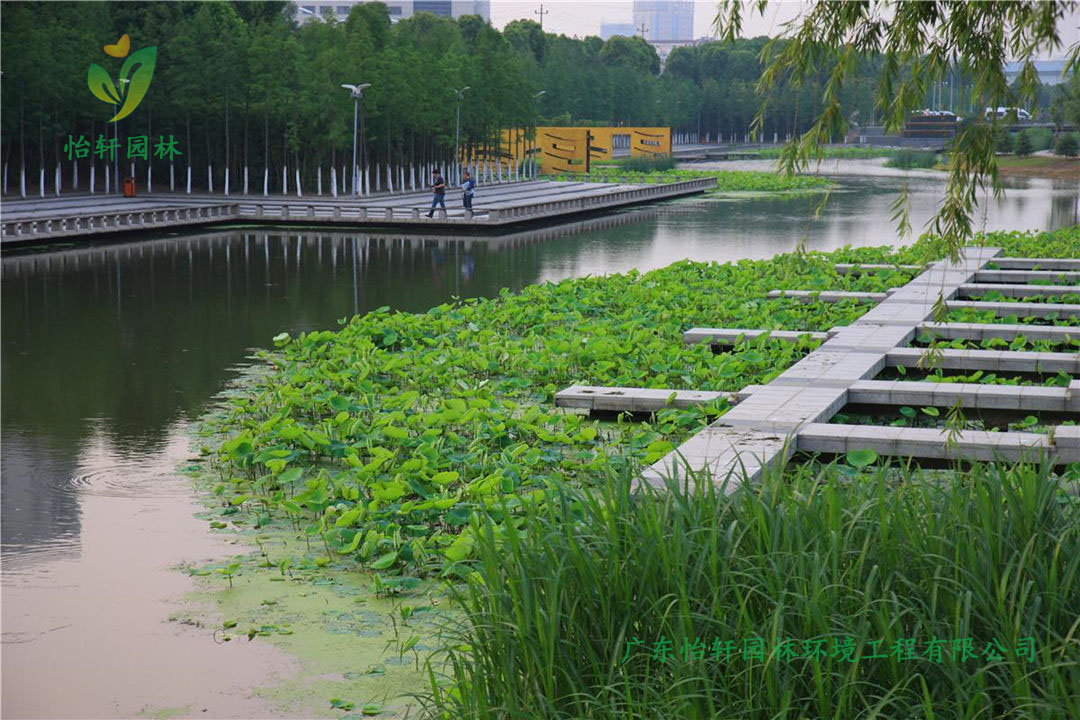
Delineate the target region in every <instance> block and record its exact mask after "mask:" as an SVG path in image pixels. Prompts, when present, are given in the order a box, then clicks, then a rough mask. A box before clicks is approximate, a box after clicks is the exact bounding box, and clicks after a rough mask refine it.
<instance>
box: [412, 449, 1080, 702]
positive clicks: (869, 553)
mask: <svg viewBox="0 0 1080 720" xmlns="http://www.w3.org/2000/svg"><path fill="white" fill-rule="evenodd" d="M875 460H876V458H875V457H873V456H872V455H871V454H870V453H852V454H849V456H848V457H847V458H846V462H845V464H843V465H825V466H823V465H819V464H816V463H813V462H810V463H794V464H792V465H790V466H789V467H788V468H787V469H786V470H784V471H776V472H771V473H768V474H767V475H766V477H765V479H764V480H763V482H762V483H761V484H760V486H758V487H756V488H755V490H754V491H753V492H747V491H737V492H735V493H734V494H733V495H731V496H725V495H724V494H723V493H722V492H720V491H719V489H718V488H717V487H716V486H715V485H714V484H713V483H711V482H705V481H702V482H698V483H690V487H691V488H693V489H692V490H690V491H687V490H686V489H685V486H682V487H676V486H672V487H669V488H667V491H666V492H655V491H652V490H645V491H643V492H642V493H639V494H636V495H635V494H631V492H630V491H629V482H628V478H627V477H625V476H624V477H607V478H604V479H600V480H598V482H597V484H596V485H595V486H594V488H593V489H591V490H589V491H583V490H580V489H577V488H573V487H565V486H564V487H559V488H558V490H557V491H556V492H553V494H552V499H551V501H550V502H548V503H546V504H545V505H543V506H542V507H539V508H535V509H530V510H529V511H527V512H526V513H524V514H523V516H522V518H521V521H520V522H519V523H517V524H515V525H511V526H504V527H501V528H500V527H498V526H496V524H495V523H494V522H492V521H490V520H486V519H481V520H479V521H478V523H477V524H476V525H475V526H474V531H473V532H474V535H475V537H476V546H475V552H476V557H477V561H476V563H475V571H474V575H472V576H471V577H470V578H469V581H468V582H467V583H466V584H464V585H463V586H461V587H460V588H459V590H458V592H457V594H456V599H457V602H458V604H459V605H460V606H461V607H463V608H464V610H465V617H464V619H463V620H462V621H461V622H460V623H459V624H458V625H457V626H456V632H454V633H451V634H450V635H449V637H448V638H447V640H446V644H445V646H444V648H443V652H442V659H444V660H445V664H444V665H441V666H438V667H442V668H445V674H442V673H439V672H435V671H433V672H432V675H431V679H432V688H431V691H430V693H429V695H428V696H427V697H426V702H427V704H428V707H429V710H430V711H431V712H432V714H433V715H434V716H436V717H455V718H484V717H528V718H564V717H589V718H620V720H622V719H623V718H642V719H644V718H654V717H657V713H658V712H660V710H659V709H661V708H662V714H663V715H664V716H665V717H678V718H703V719H704V718H716V717H815V718H826V717H827V718H855V717H875V716H876V717H896V718H900V717H926V718H929V717H948V718H955V719H958V720H962V719H971V720H974V719H975V718H984V717H1029V718H1058V719H1060V720H1065V719H1066V718H1072V717H1078V716H1080V696H1078V695H1077V694H1076V692H1075V689H1076V688H1077V687H1080V643H1078V642H1077V638H1076V628H1077V626H1076V619H1077V617H1080V501H1078V500H1077V498H1076V495H1075V484H1076V482H1077V481H1078V480H1080V474H1078V473H1076V472H1075V471H1074V472H1073V474H1072V475H1071V477H1066V476H1061V475H1055V474H1054V473H1053V472H1052V471H1051V469H1050V468H1049V467H1047V466H1038V465H997V464H980V465H977V466H975V467H973V468H971V469H970V470H966V471H962V472H954V471H952V470H949V471H944V472H937V471H920V470H917V469H905V468H903V467H898V466H896V465H895V464H884V465H876V466H875V465H874V463H875ZM1070 485H1071V486H1072V488H1073V491H1069V489H1068V487H1069V486H1070Z"/></svg>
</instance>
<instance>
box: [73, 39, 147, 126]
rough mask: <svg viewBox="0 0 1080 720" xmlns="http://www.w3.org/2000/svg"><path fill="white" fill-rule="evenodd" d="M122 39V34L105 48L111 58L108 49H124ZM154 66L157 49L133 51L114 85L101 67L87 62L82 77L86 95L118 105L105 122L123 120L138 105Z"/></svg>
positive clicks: (125, 47) (125, 44)
mask: <svg viewBox="0 0 1080 720" xmlns="http://www.w3.org/2000/svg"><path fill="white" fill-rule="evenodd" d="M126 39H127V35H124V37H122V38H120V41H119V42H118V43H117V44H116V45H115V46H114V45H108V46H106V51H107V52H109V54H110V55H114V54H115V53H114V52H110V49H116V50H117V51H120V50H126V49H127V46H128V42H125V40H126ZM125 54H126V53H125ZM120 57H123V56H122V55H121V56H120ZM156 65H157V47H155V46H151V47H146V48H143V49H142V50H136V51H135V52H133V53H131V55H130V56H128V58H127V59H126V60H125V61H124V65H123V67H121V68H120V82H119V83H114V82H113V79H112V76H111V75H109V72H108V71H107V70H106V69H105V68H103V67H101V66H100V65H98V64H97V63H90V69H89V70H88V72H87V74H86V84H87V86H88V87H89V88H90V92H91V93H93V94H94V97H96V98H97V99H98V100H101V101H102V102H107V103H110V104H112V105H119V106H120V109H119V110H118V111H117V113H116V115H114V116H113V117H112V119H110V120H109V122H116V121H117V120H120V119H122V118H125V117H127V116H128V115H130V114H131V113H132V112H134V110H135V108H137V107H138V106H139V103H140V102H142V99H143V97H144V96H145V95H146V91H147V90H149V89H150V81H151V80H152V79H153V78H154V67H155V66H156Z"/></svg>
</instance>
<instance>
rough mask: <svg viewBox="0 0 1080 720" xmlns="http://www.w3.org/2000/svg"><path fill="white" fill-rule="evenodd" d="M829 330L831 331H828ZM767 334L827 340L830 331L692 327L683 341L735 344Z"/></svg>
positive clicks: (785, 339)
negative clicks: (740, 340)
mask: <svg viewBox="0 0 1080 720" xmlns="http://www.w3.org/2000/svg"><path fill="white" fill-rule="evenodd" d="M830 332H831V331H830ZM766 334H768V336H769V339H770V340H780V341H782V342H798V340H799V338H801V337H809V338H810V339H811V340H823V341H824V340H828V339H829V337H830V336H831V335H830V333H823V332H811V331H808V330H749V329H742V328H692V329H690V330H687V331H686V332H684V333H683V342H684V343H686V344H687V345H694V344H697V343H702V342H707V343H710V344H712V345H735V344H736V343H737V342H739V339H740V338H742V340H743V341H747V340H754V339H757V338H759V337H761V336H762V335H766Z"/></svg>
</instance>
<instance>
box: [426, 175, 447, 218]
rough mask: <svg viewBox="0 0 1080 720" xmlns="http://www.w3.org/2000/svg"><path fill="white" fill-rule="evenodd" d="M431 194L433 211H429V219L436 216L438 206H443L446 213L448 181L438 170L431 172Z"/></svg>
mask: <svg viewBox="0 0 1080 720" xmlns="http://www.w3.org/2000/svg"><path fill="white" fill-rule="evenodd" d="M431 192H432V196H431V209H430V210H428V214H427V216H428V217H431V216H433V215H434V214H435V207H436V206H438V205H441V206H442V209H443V211H444V212H445V211H446V181H445V180H443V176H442V175H440V174H439V169H438V168H435V169H434V170H432V171H431Z"/></svg>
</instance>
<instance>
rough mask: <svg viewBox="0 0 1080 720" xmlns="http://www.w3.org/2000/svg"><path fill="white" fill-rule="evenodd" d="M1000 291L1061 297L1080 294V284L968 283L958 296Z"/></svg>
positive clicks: (1013, 294) (1027, 295)
mask: <svg viewBox="0 0 1080 720" xmlns="http://www.w3.org/2000/svg"><path fill="white" fill-rule="evenodd" d="M991 291H992V292H996V293H1000V294H1001V295H1003V296H1004V297H1016V298H1030V297H1046V298H1052V297H1060V296H1062V295H1080V286H1077V285H1016V284H1004V283H966V284H964V285H961V286H960V288H959V290H958V293H957V294H958V296H959V297H962V298H978V297H981V296H983V295H985V294H986V293H988V292H991ZM946 299H948V298H946Z"/></svg>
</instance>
